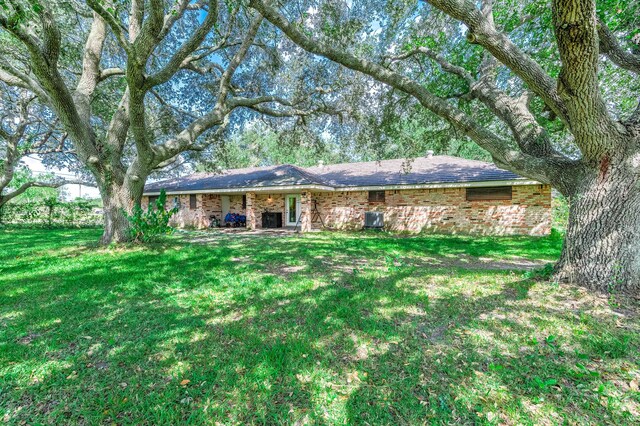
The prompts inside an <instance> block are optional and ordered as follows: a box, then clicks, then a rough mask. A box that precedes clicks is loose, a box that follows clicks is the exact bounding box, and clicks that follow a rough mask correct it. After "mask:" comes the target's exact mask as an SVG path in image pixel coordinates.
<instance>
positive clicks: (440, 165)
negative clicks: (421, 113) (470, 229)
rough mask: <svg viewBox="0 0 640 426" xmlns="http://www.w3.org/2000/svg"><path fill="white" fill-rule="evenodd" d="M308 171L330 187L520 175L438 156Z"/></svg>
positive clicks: (413, 183)
mask: <svg viewBox="0 0 640 426" xmlns="http://www.w3.org/2000/svg"><path fill="white" fill-rule="evenodd" d="M307 170H308V171H309V172H311V173H313V174H314V175H316V176H318V177H320V178H321V179H322V180H323V181H324V182H326V183H327V184H328V185H331V186H340V187H350V186H384V185H417V184H431V183H457V182H460V183H462V182H486V181H494V180H513V179H519V178H521V176H518V175H516V174H515V173H512V172H509V171H507V170H502V169H499V168H498V167H496V166H495V165H494V164H493V163H487V162H484V161H475V160H465V159H463V158H458V157H451V156H448V155H438V156H433V157H418V158H415V159H398V160H384V161H369V162H366V163H344V164H334V165H328V166H322V167H310V168H308V169H307Z"/></svg>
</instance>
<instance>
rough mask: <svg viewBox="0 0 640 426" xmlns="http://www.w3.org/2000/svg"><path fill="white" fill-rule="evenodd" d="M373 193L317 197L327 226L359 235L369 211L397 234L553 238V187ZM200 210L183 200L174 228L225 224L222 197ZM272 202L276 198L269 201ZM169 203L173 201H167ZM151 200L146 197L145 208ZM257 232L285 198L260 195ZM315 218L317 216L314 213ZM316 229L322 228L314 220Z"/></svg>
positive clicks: (233, 199)
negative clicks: (470, 194)
mask: <svg viewBox="0 0 640 426" xmlns="http://www.w3.org/2000/svg"><path fill="white" fill-rule="evenodd" d="M368 196H369V193H368V191H336V192H316V193H313V194H311V199H312V200H314V201H316V202H317V206H318V210H319V212H320V215H321V216H322V219H323V221H324V224H325V226H326V227H327V228H330V229H344V230H358V229H362V228H363V225H364V213H365V212H367V211H382V212H384V222H385V227H386V229H389V230H393V231H409V232H420V231H431V232H442V233H469V234H483V235H547V234H549V232H551V187H550V186H548V185H517V186H514V187H513V197H512V200H501V201H466V190H465V188H437V189H416V190H398V191H385V202H384V203H370V202H369V201H368ZM196 197H197V207H196V209H195V210H190V209H189V196H188V195H181V196H179V198H180V204H181V206H182V207H181V209H180V211H179V212H178V214H176V215H175V216H174V217H173V218H172V225H173V226H179V227H188V226H193V227H197V228H206V227H207V226H208V225H209V216H210V215H212V214H213V215H215V216H216V217H218V218H219V219H220V218H221V215H222V213H221V210H222V207H221V202H220V195H217V194H198V195H197V196H196ZM269 197H271V198H269ZM167 198H168V203H172V202H173V196H168V197H167ZM147 203H148V197H143V202H142V204H143V208H146V204H147ZM253 205H254V211H255V218H256V227H257V228H261V227H262V213H263V212H264V211H269V212H281V213H282V215H283V221H284V219H285V217H284V207H285V206H284V194H271V195H269V194H256V195H255V200H254V203H253ZM230 211H231V212H235V213H242V214H244V213H245V212H244V209H242V195H232V196H230ZM311 216H312V217H313V216H314V214H313V212H312V213H311ZM315 219H316V220H314V221H313V223H312V224H311V226H312V228H315V229H319V228H321V223H320V221H319V220H318V219H317V218H315Z"/></svg>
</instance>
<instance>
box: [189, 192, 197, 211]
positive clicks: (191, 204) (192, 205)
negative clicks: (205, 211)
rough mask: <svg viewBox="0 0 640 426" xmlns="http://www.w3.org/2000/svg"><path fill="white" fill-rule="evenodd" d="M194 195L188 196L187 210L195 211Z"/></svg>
mask: <svg viewBox="0 0 640 426" xmlns="http://www.w3.org/2000/svg"><path fill="white" fill-rule="evenodd" d="M196 206H197V204H196V194H191V195H189V208H190V209H191V210H195V209H196Z"/></svg>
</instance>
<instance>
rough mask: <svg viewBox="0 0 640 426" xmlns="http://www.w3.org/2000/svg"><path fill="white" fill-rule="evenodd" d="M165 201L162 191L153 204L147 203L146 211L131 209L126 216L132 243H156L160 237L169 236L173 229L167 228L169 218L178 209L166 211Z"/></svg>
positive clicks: (175, 207)
mask: <svg viewBox="0 0 640 426" xmlns="http://www.w3.org/2000/svg"><path fill="white" fill-rule="evenodd" d="M166 201H167V193H166V192H165V190H164V189H163V190H162V191H160V196H159V197H158V199H157V200H156V201H155V202H154V203H151V202H150V203H149V206H148V207H147V211H144V210H143V209H142V207H140V206H136V207H134V208H133V212H132V214H131V215H127V220H128V221H129V224H130V232H131V238H132V239H133V241H134V242H138V243H142V242H151V241H156V240H157V239H158V238H159V237H160V236H162V235H170V234H172V233H173V231H174V229H173V228H172V227H171V226H169V220H171V216H173V215H174V214H176V213H177V212H178V207H177V206H174V207H173V208H171V209H169V210H167V208H166V206H165V204H166Z"/></svg>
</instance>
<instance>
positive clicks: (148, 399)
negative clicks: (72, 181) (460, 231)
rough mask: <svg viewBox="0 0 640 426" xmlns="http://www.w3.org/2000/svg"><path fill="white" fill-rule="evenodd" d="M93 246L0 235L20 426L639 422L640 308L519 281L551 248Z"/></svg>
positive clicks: (66, 238)
mask: <svg viewBox="0 0 640 426" xmlns="http://www.w3.org/2000/svg"><path fill="white" fill-rule="evenodd" d="M99 233H100V231H99V230H95V229H84V230H53V231H51V230H49V231H48V230H25V229H3V230H0V301H1V303H0V419H3V420H4V421H5V422H6V423H8V424H153V425H157V424H167V425H169V424H390V425H391V424H392V425H402V424H424V423H427V424H563V423H567V424H602V423H607V424H631V423H634V422H636V423H637V421H638V417H637V416H638V415H639V410H640V394H639V393H638V380H639V378H640V371H639V367H638V358H639V355H638V354H639V352H638V347H639V345H640V337H639V334H638V328H639V325H640V320H639V317H638V313H639V312H640V310H639V309H638V308H637V306H633V305H628V304H627V303H625V302H624V301H621V302H620V303H616V304H610V303H609V301H608V299H607V298H605V297H598V296H594V295H589V294H588V293H587V292H585V291H583V290H581V289H579V288H576V287H570V286H564V285H554V284H550V283H545V282H533V281H530V280H528V279H527V278H526V277H527V276H528V275H525V274H524V273H523V271H521V270H518V268H521V267H522V265H525V264H526V265H527V266H529V265H530V264H531V261H540V260H543V261H553V260H554V259H556V258H557V256H558V254H559V249H560V245H561V238H559V237H558V236H552V237H549V238H540V239H534V238H469V237H454V236H448V237H447V236H418V237H399V236H389V235H386V234H339V233H321V234H308V235H306V236H303V237H299V236H292V237H267V236H261V237H248V236H238V235H235V236H214V237H211V236H209V235H208V234H190V235H191V236H189V237H180V236H176V237H173V238H171V239H169V240H167V241H165V242H163V243H158V244H155V245H151V246H148V247H125V248H111V249H104V248H98V247H96V246H95V245H94V242H95V241H96V240H97V239H98V237H99ZM193 235H195V237H193ZM198 239H200V240H207V241H206V242H196V240H198ZM527 262H528V263H527ZM514 268H515V269H514Z"/></svg>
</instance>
